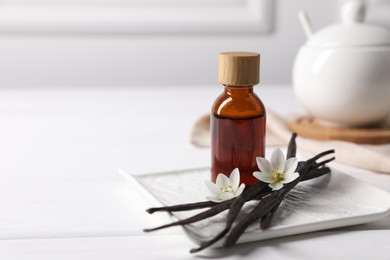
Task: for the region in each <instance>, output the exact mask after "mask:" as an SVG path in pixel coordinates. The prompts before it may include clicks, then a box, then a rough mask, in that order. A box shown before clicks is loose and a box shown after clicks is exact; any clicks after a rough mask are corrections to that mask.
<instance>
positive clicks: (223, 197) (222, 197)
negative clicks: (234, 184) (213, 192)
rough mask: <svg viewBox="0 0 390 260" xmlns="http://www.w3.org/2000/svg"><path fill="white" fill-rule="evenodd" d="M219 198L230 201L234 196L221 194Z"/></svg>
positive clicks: (227, 193)
mask: <svg viewBox="0 0 390 260" xmlns="http://www.w3.org/2000/svg"><path fill="white" fill-rule="evenodd" d="M219 198H220V199H221V200H230V199H232V198H234V194H233V193H231V192H223V193H221V194H219Z"/></svg>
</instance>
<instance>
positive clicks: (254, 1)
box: [0, 0, 390, 87]
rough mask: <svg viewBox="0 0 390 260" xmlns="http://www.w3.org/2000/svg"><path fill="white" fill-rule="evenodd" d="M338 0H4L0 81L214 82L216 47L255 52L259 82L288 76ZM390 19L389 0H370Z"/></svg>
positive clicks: (330, 19) (0, 4)
mask: <svg viewBox="0 0 390 260" xmlns="http://www.w3.org/2000/svg"><path fill="white" fill-rule="evenodd" d="M342 3H343V0H328V1H313V0H277V1H274V0H3V1H0V87H61V86H67V87H77V86H147V85H162V86H164V85H177V86H186V85H188V86H191V85H192V86H193V85H213V84H215V85H217V84H218V83H217V54H218V52H219V51H256V52H260V53H261V54H262V58H261V81H262V83H263V84H289V83H291V67H292V63H293V60H294V57H295V54H296V52H297V50H298V48H299V46H300V45H302V44H303V43H304V42H305V36H304V33H303V31H302V29H301V27H300V25H299V23H298V19H297V15H296V14H297V11H298V10H299V9H303V10H305V11H306V12H307V13H308V14H309V16H310V17H311V20H312V23H313V26H314V28H315V30H318V29H321V28H322V27H324V26H326V25H328V24H331V23H334V22H338V21H339V11H340V7H341V4H342ZM367 3H368V4H369V6H368V20H369V21H370V22H374V23H382V24H384V25H387V26H389V25H390V0H376V1H375V0H371V1H367Z"/></svg>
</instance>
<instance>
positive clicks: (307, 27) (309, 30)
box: [298, 10, 314, 39]
mask: <svg viewBox="0 0 390 260" xmlns="http://www.w3.org/2000/svg"><path fill="white" fill-rule="evenodd" d="M298 19H299V21H300V22H301V25H302V28H303V31H304V32H305V35H306V38H307V39H309V38H310V37H311V36H312V35H313V34H314V32H313V26H312V25H311V22H310V18H309V16H308V15H307V14H306V13H305V12H304V11H303V10H300V11H299V12H298Z"/></svg>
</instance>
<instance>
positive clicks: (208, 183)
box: [204, 180, 219, 195]
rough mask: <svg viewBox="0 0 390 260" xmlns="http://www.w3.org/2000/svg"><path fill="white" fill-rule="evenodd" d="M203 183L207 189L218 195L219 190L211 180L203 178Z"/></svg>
mask: <svg viewBox="0 0 390 260" xmlns="http://www.w3.org/2000/svg"><path fill="white" fill-rule="evenodd" d="M204 184H206V187H207V188H208V189H209V191H210V192H211V193H212V194H214V195H218V193H219V190H218V188H217V185H216V184H215V183H214V182H212V181H209V180H205V181H204Z"/></svg>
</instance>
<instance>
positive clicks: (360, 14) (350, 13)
mask: <svg viewBox="0 0 390 260" xmlns="http://www.w3.org/2000/svg"><path fill="white" fill-rule="evenodd" d="M365 16H366V6H365V4H364V3H363V1H362V0H351V1H348V2H346V3H345V4H344V5H343V7H342V10H341V19H342V21H343V23H346V24H350V23H363V22H364V18H365Z"/></svg>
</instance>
